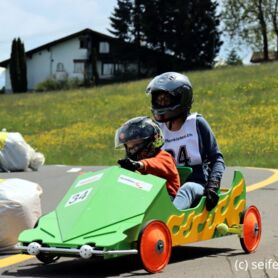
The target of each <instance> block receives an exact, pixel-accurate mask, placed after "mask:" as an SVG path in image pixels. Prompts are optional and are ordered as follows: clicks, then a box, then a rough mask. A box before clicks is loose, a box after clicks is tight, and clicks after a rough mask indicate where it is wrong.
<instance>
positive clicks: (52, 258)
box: [36, 253, 60, 264]
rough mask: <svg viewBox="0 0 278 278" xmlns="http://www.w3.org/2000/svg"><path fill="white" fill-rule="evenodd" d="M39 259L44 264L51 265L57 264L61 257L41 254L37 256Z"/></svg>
mask: <svg viewBox="0 0 278 278" xmlns="http://www.w3.org/2000/svg"><path fill="white" fill-rule="evenodd" d="M36 257H37V259H38V260H39V261H41V262H42V263H44V264H51V263H54V262H56V261H57V260H58V259H59V258H60V257H59V256H56V255H51V254H47V253H39V254H38V255H36Z"/></svg>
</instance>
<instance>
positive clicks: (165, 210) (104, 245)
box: [19, 166, 246, 257]
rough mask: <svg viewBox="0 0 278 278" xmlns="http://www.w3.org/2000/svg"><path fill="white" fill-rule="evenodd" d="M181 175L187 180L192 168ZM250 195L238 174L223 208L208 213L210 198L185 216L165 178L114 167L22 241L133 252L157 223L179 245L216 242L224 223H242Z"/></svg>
mask: <svg viewBox="0 0 278 278" xmlns="http://www.w3.org/2000/svg"><path fill="white" fill-rule="evenodd" d="M179 172H180V174H181V175H182V177H181V180H185V179H186V177H187V176H188V174H190V173H191V169H188V168H184V169H179ZM245 190H246V189H245V183H244V179H243V176H242V174H241V173H240V172H237V171H236V172H235V175H234V179H233V183H232V186H231V187H230V188H229V189H227V190H225V191H221V192H220V193H219V194H220V199H219V203H218V205H217V207H216V208H214V209H213V210H212V211H210V212H208V211H207V210H206V209H205V197H202V199H201V201H200V202H199V204H198V205H197V206H196V207H194V208H190V209H187V210H183V211H180V210H178V209H176V208H175V206H174V205H173V204H172V201H171V199H170V197H169V195H168V192H167V189H166V181H165V180H164V179H161V178H159V177H156V176H152V175H141V174H139V173H134V172H131V171H127V170H125V169H122V168H120V167H118V166H113V167H110V168H106V169H104V170H100V171H97V172H89V173H86V174H84V175H81V176H79V177H78V178H77V179H76V180H75V182H74V183H73V185H72V186H71V188H70V189H69V191H68V192H67V193H66V195H65V196H64V198H63V199H62V200H61V202H60V203H59V205H58V206H57V208H56V210H55V211H53V212H51V213H49V214H47V215H45V216H43V217H41V218H40V221H39V223H38V225H37V227H36V228H34V229H30V230H26V231H23V232H22V233H21V234H20V236H19V242H21V243H23V244H24V245H28V243H30V242H33V241H37V242H40V243H42V245H43V246H50V247H64V248H68V247H69V248H71V247H76V248H79V247H80V246H82V245H84V244H89V245H92V246H96V247H99V248H101V249H104V250H123V249H133V248H136V242H137V239H138V236H139V233H140V231H141V230H142V228H143V226H144V225H146V223H147V222H148V221H150V220H154V219H157V220H161V221H163V222H164V223H166V225H167V226H168V228H169V231H170V233H171V237H172V244H173V245H179V244H186V243H190V242H195V241H199V240H206V239H211V238H213V237H219V236H221V235H219V234H218V232H217V230H216V226H217V225H218V224H219V223H226V224H227V225H229V226H231V225H236V224H239V219H240V216H241V214H242V212H243V210H244V208H245V198H246V191H245ZM115 256H116V255H115ZM105 257H106V256H105ZM107 257H109V256H107Z"/></svg>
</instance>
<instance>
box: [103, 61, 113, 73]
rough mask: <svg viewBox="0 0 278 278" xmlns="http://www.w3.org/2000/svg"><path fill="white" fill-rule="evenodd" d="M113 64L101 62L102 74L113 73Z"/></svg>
mask: <svg viewBox="0 0 278 278" xmlns="http://www.w3.org/2000/svg"><path fill="white" fill-rule="evenodd" d="M113 72H114V65H113V64H103V65H102V75H113Z"/></svg>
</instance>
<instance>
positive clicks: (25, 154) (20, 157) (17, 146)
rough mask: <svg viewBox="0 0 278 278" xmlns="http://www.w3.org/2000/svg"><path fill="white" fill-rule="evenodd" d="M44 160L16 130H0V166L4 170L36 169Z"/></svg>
mask: <svg viewBox="0 0 278 278" xmlns="http://www.w3.org/2000/svg"><path fill="white" fill-rule="evenodd" d="M44 162H45V158H44V155H43V154H42V153H39V152H36V151H35V150H34V149H33V148H32V147H31V146H30V145H29V144H27V143H26V141H25V140H24V138H23V137H22V135H21V134H20V133H18V132H0V168H1V169H2V170H4V171H7V172H8V171H26V170H27V169H28V168H31V169H32V170H35V171H36V170H38V168H39V167H40V166H42V165H43V164H44Z"/></svg>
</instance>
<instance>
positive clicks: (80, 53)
mask: <svg viewBox="0 0 278 278" xmlns="http://www.w3.org/2000/svg"><path fill="white" fill-rule="evenodd" d="M87 52H88V50H87V49H83V48H80V45H79V39H78V38H73V39H70V40H68V41H65V42H61V43H59V44H57V45H53V46H51V47H49V48H48V49H44V50H41V51H39V52H36V53H34V54H32V56H31V57H27V60H26V65H27V82H28V90H34V89H36V86H37V84H38V83H40V82H42V81H45V80H47V79H49V78H57V77H58V79H59V74H60V75H61V73H57V71H56V70H57V64H58V63H62V64H63V66H64V70H65V71H64V73H63V76H64V77H67V78H79V79H83V78H84V74H83V73H74V60H86V59H87ZM5 88H6V90H7V91H11V90H12V88H11V81H10V73H9V67H7V70H6V86H5Z"/></svg>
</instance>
